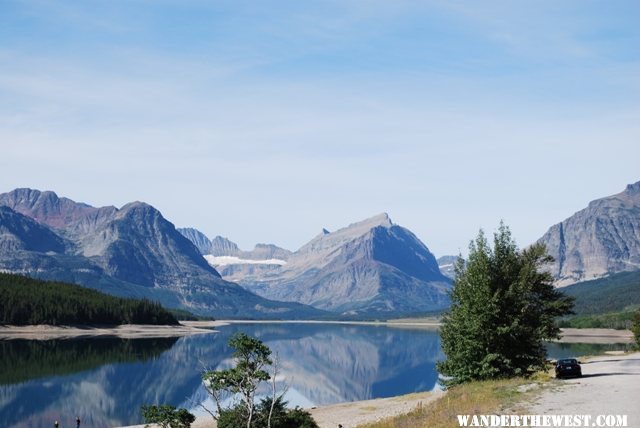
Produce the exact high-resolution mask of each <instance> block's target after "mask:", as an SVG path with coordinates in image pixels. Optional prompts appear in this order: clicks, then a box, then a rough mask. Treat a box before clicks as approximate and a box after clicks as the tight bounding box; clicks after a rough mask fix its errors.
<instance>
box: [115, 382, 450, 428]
mask: <svg viewBox="0 0 640 428" xmlns="http://www.w3.org/2000/svg"><path fill="white" fill-rule="evenodd" d="M445 394H446V392H445V391H441V390H433V391H427V392H414V393H411V394H405V395H398V396H394V397H387V398H373V399H370V400H360V401H349V402H346V403H337V404H329V405H326V406H318V407H311V408H306V409H305V410H307V411H308V412H309V413H311V415H312V416H313V419H314V420H315V421H316V423H317V424H318V426H319V427H320V428H335V427H337V426H338V424H341V425H342V426H343V427H344V428H356V427H358V426H361V425H363V424H367V423H372V422H378V421H380V420H383V419H387V418H391V417H394V416H399V415H403V414H405V413H409V412H411V411H412V410H414V409H416V408H417V407H422V406H425V405H429V404H431V403H432V402H434V401H436V400H437V399H439V398H440V397H443V396H444V395H445ZM145 426H149V427H157V426H158V425H155V424H148V425H144V424H142V425H128V426H124V427H119V428H143V427H145ZM191 426H192V427H193V428H216V427H217V424H216V422H215V421H214V420H213V418H212V417H211V416H210V415H201V416H198V417H197V418H196V420H195V422H193V423H192V424H191Z"/></svg>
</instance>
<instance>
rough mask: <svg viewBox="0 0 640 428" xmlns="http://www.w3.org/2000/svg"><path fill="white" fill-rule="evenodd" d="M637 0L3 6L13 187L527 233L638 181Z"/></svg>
mask: <svg viewBox="0 0 640 428" xmlns="http://www.w3.org/2000/svg"><path fill="white" fill-rule="evenodd" d="M638 22H640V3H639V2H637V1H616V2H604V1H583V0H580V1H562V2H558V1H526V2H525V1H517V2H514V1H484V2H473V1H466V2H463V1H451V2H435V1H402V0H398V1H393V2H389V1H376V0H371V1H349V0H340V1H304V2H301V1H280V2H272V1H259V2H245V1H238V0H234V1H186V0H153V1H152V0H131V1H91V2H87V1H65V0H52V1H45V0H31V1H11V0H4V1H2V2H0V144H1V149H2V156H1V157H0V167H1V169H2V174H0V191H9V190H12V189H13V188H16V187H33V188H38V189H42V190H44V189H49V190H54V191H56V192H57V193H58V194H59V195H64V196H67V197H70V198H71V199H74V200H78V201H83V202H87V203H89V204H92V205H96V206H100V205H116V206H121V205H123V204H125V203H127V202H129V201H133V200H142V201H146V202H148V203H150V204H152V205H154V206H156V207H157V208H159V209H160V210H161V211H162V213H163V214H164V215H165V217H167V218H169V219H170V220H171V221H173V222H174V223H175V224H176V225H177V226H194V227H197V228H199V229H200V230H202V231H204V232H205V233H207V234H208V235H210V236H215V235H217V234H220V235H223V236H227V237H229V238H230V239H232V240H234V241H236V242H238V243H239V244H240V246H241V247H243V248H247V249H248V248H250V247H252V246H253V244H255V243H256V242H272V243H275V244H278V245H281V246H284V247H287V248H289V249H296V248H298V247H299V246H300V245H302V244H303V243H304V242H306V241H307V240H309V239H310V238H312V237H313V236H314V235H315V234H317V233H318V232H319V231H320V229H321V228H322V227H326V228H328V229H330V230H334V229H336V228H338V227H342V226H345V225H347V224H349V223H352V222H355V221H358V220H360V219H363V218H366V217H369V216H372V215H375V214H377V213H380V212H383V211H384V212H388V213H389V214H390V216H391V218H392V220H394V222H396V223H398V224H400V225H403V226H405V227H408V228H409V229H411V230H412V231H414V232H415V233H416V234H417V235H418V237H420V238H421V239H422V240H423V241H424V242H425V243H426V244H427V246H429V247H430V249H431V250H432V251H433V252H435V254H436V255H443V254H451V253H454V254H455V253H458V252H459V251H462V252H463V253H464V252H465V251H466V247H467V244H468V242H469V240H470V239H472V238H473V237H474V236H475V235H476V233H477V231H478V229H479V228H480V227H482V228H485V229H486V230H488V231H492V230H494V229H495V227H496V226H497V224H498V222H499V221H500V219H504V220H505V222H506V223H507V224H508V225H510V226H511V228H512V230H513V233H514V236H515V237H516V239H517V241H518V243H519V244H520V245H522V246H524V245H527V244H529V243H531V242H532V241H534V240H535V239H537V238H538V237H540V236H541V235H542V234H543V233H544V232H545V231H546V229H547V228H548V227H549V226H551V225H552V224H554V223H557V222H559V221H561V220H563V219H564V218H566V217H568V216H570V215H571V214H573V213H574V212H575V211H577V210H579V209H581V208H583V207H584V206H586V204H587V203H588V202H589V201H590V200H592V199H595V198H597V197H601V196H606V195H610V194H613V193H617V192H619V191H621V190H622V189H624V186H625V185H626V184H628V183H631V182H636V181H638V180H640V138H639V137H640V29H639V27H640V26H638V25H637V23H638Z"/></svg>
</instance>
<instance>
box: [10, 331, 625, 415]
mask: <svg viewBox="0 0 640 428" xmlns="http://www.w3.org/2000/svg"><path fill="white" fill-rule="evenodd" d="M238 331H242V332H245V333H247V334H249V335H251V336H254V337H257V338H259V339H260V340H262V341H263V342H264V343H266V344H267V345H268V346H269V347H270V348H271V349H272V351H273V352H274V354H275V355H278V358H279V360H280V366H281V373H280V376H279V377H278V379H279V380H280V383H281V384H285V383H286V384H287V385H288V392H287V395H286V398H287V400H288V401H289V402H290V404H291V405H300V406H303V407H311V406H322V405H327V404H334V403H339V402H345V401H356V400H366V399H370V398H379V397H390V396H394V395H400V394H407V393H411V392H419V391H430V390H433V389H434V388H438V387H439V386H438V383H437V380H438V376H437V373H436V369H435V364H436V362H437V361H438V360H440V359H441V358H443V355H442V352H441V350H440V338H439V336H438V333H437V331H434V330H428V329H422V328H404V327H403V328H399V327H386V326H368V325H346V324H295V323H292V324H270V323H265V324H262V323H260V324H232V325H229V326H224V327H220V328H219V333H215V334H204V335H196V336H190V337H183V338H161V339H118V338H91V339H66V340H48V341H32V340H0V357H1V358H0V421H2V422H3V426H12V427H34V426H51V425H52V424H53V421H54V420H56V419H57V420H60V421H61V426H62V427H69V426H75V422H74V421H75V417H76V415H77V416H80V418H81V420H82V421H83V426H92V427H110V426H119V425H130V424H136V423H141V422H142V418H141V416H140V406H141V405H143V404H165V403H166V404H172V405H174V406H180V407H186V408H189V409H191V410H193V411H194V412H195V413H198V414H201V413H202V410H200V409H199V407H198V404H199V403H205V405H207V406H209V407H211V408H212V404H211V402H210V401H208V400H207V399H208V396H207V394H206V391H205V390H204V388H203V387H202V385H201V380H200V379H201V378H200V375H201V372H202V370H203V367H208V368H213V369H215V368H226V367H228V365H229V364H230V356H231V352H232V350H231V349H229V348H228V346H227V341H228V339H229V337H230V336H231V335H232V334H234V333H235V332H238ZM622 348H624V345H585V344H550V345H549V348H548V349H549V354H550V357H552V358H557V357H568V356H575V355H584V354H597V353H602V352H604V351H606V350H616V349H622Z"/></svg>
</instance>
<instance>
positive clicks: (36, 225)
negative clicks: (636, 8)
mask: <svg viewBox="0 0 640 428" xmlns="http://www.w3.org/2000/svg"><path fill="white" fill-rule="evenodd" d="M0 270H2V271H5V272H12V273H22V274H27V275H29V276H34V277H38V278H41V279H51V280H59V281H67V282H73V283H77V284H81V285H85V286H88V287H92V288H96V289H100V290H102V291H105V292H108V293H110V294H115V295H120V296H127V297H147V298H150V299H154V300H158V301H159V302H161V303H162V304H163V305H165V306H167V307H174V308H185V309H188V310H190V311H192V312H194V313H197V314H203V315H215V316H218V317H220V316H224V317H243V318H254V317H259V318H274V317H275V318H283V317H293V318H298V317H305V318H306V317H318V316H323V312H322V311H319V310H317V309H314V308H311V307H308V306H304V305H300V304H293V303H282V302H273V301H270V300H267V299H264V298H262V297H259V296H256V295H255V294H253V293H250V292H248V291H246V290H245V289H243V288H242V287H240V286H238V285H237V284H234V283H231V282H228V281H225V280H223V279H222V278H221V277H220V274H219V273H218V272H217V271H216V270H215V269H214V268H213V267H211V265H210V264H209V263H207V261H206V260H205V259H204V258H203V257H202V256H201V255H200V252H199V251H198V249H197V248H196V246H195V245H194V244H192V243H191V241H190V240H188V239H186V238H185V237H184V236H183V235H182V234H180V233H179V232H178V231H177V230H176V229H175V227H174V225H173V224H172V223H171V222H169V221H168V220H166V219H165V218H164V217H163V216H162V214H161V213H160V212H159V211H158V210H156V209H155V208H153V207H152V206H150V205H147V204H145V203H142V202H133V203H130V204H127V205H125V206H123V207H122V208H120V209H117V208H115V207H101V208H95V207H91V206H89V205H87V204H83V203H78V202H74V201H72V200H70V199H67V198H60V197H58V196H57V195H56V194H55V193H53V192H41V191H38V190H32V189H16V190H14V191H12V192H9V193H4V194H1V195H0Z"/></svg>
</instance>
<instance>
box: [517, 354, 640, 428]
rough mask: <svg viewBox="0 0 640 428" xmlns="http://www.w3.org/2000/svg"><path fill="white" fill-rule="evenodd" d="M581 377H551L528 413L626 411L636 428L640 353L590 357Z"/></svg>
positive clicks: (639, 403) (639, 415) (639, 425)
mask: <svg viewBox="0 0 640 428" xmlns="http://www.w3.org/2000/svg"><path fill="white" fill-rule="evenodd" d="M582 373H583V376H582V377H581V378H576V379H564V380H556V381H554V386H553V387H552V388H551V389H550V390H547V391H545V392H543V393H542V394H541V395H540V396H539V397H538V399H537V400H536V402H535V403H533V404H532V405H531V406H530V407H529V409H530V412H531V414H541V415H542V414H555V415H566V414H571V415H581V414H588V415H592V417H593V418H594V419H595V417H596V416H598V415H627V421H628V426H629V427H630V428H640V353H635V354H629V355H615V356H614V355H609V356H600V357H593V358H591V359H589V360H588V361H584V362H583V364H582Z"/></svg>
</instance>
